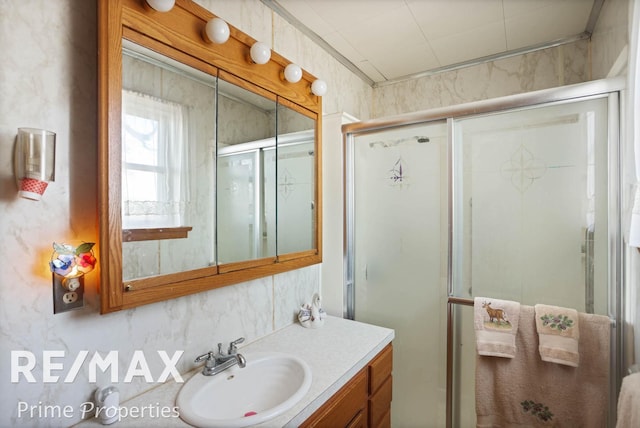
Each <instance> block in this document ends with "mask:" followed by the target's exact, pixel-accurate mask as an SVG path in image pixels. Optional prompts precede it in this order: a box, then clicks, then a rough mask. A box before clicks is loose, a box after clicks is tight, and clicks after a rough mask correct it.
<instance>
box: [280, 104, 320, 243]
mask: <svg viewBox="0 0 640 428" xmlns="http://www.w3.org/2000/svg"><path fill="white" fill-rule="evenodd" d="M277 140H278V144H277V159H278V160H277V172H275V174H274V176H277V183H278V186H277V203H276V206H277V225H278V226H277V229H278V232H277V233H278V254H286V253H295V252H301V251H308V250H311V249H313V248H316V242H315V241H316V233H315V230H316V225H315V218H316V213H315V202H314V201H315V194H316V183H315V164H316V159H315V121H314V120H313V119H312V118H310V117H309V116H307V115H305V114H302V113H301V109H295V108H294V106H293V105H292V106H291V107H289V106H288V103H285V102H284V101H281V102H280V103H279V105H278V138H277Z"/></svg>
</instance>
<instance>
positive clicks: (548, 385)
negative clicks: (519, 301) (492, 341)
mask: <svg viewBox="0 0 640 428" xmlns="http://www.w3.org/2000/svg"><path fill="white" fill-rule="evenodd" d="M579 319H580V328H581V330H582V335H581V336H580V352H581V362H580V366H579V367H576V368H573V367H567V366H564V365H559V364H550V363H547V362H544V361H542V360H541V359H540V354H539V353H538V334H537V332H536V325H535V320H534V309H533V307H532V306H526V305H521V306H520V323H519V327H518V336H517V337H516V346H517V347H518V353H517V355H516V357H515V358H512V359H506V358H488V357H483V356H478V355H476V414H477V426H478V427H515V426H518V427H524V426H526V427H536V426H544V427H567V428H574V427H580V428H591V427H593V428H602V427H605V426H608V425H607V413H608V411H607V410H608V406H609V354H610V351H609V349H610V343H609V334H610V329H611V326H610V321H609V318H608V317H605V316H601V315H589V314H583V313H580V314H579Z"/></svg>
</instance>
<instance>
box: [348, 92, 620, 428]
mask: <svg viewBox="0 0 640 428" xmlns="http://www.w3.org/2000/svg"><path fill="white" fill-rule="evenodd" d="M621 88H622V83H621V82H620V81H618V80H606V81H596V82H590V83H586V84H581V85H574V86H567V87H563V88H557V89H552V90H545V91H539V92H535V93H530V94H522V95H516V96H510V97H505V98H500V99H495V100H487V101H481V102H475V103H471V104H465V105H460V106H454V107H448V108H441V109H436V110H431V111H425V112H421V113H413V114H410V115H405V116H399V117H395V118H393V119H389V120H385V119H381V120H374V121H370V122H360V123H354V124H349V125H345V126H344V127H343V133H344V137H345V171H346V175H345V177H346V178H345V183H346V189H345V199H346V200H345V207H346V210H345V211H346V217H345V227H346V233H345V236H346V245H345V251H346V254H345V263H346V266H345V287H344V290H345V296H344V297H345V308H346V314H345V315H346V316H347V317H348V318H352V319H356V320H359V321H363V322H369V323H372V324H378V325H383V326H386V327H390V328H393V329H395V332H396V335H395V336H396V338H395V340H394V367H393V376H394V377H393V382H394V397H393V403H392V424H393V425H394V426H398V427H432V426H443V427H444V426H461V427H466V426H474V425H475V396H474V376H475V367H474V365H475V336H474V329H473V307H472V305H473V298H474V297H476V296H483V297H493V298H497V299H506V300H515V301H518V302H521V303H522V304H526V305H534V304H536V303H545V304H550V305H557V306H564V307H571V308H575V309H577V310H578V311H581V312H589V313H596V314H602V315H607V316H609V317H610V319H611V321H612V334H611V338H612V343H611V349H610V352H611V359H610V360H611V362H612V364H611V366H612V367H611V372H610V373H611V376H610V377H611V394H610V396H611V398H610V413H611V415H610V417H611V418H612V417H613V416H614V413H615V391H617V385H618V383H619V380H620V377H621V374H620V372H619V369H618V368H619V367H620V364H619V362H618V358H619V355H620V347H621V343H620V342H621V335H620V332H619V331H618V330H619V329H616V322H617V321H618V316H619V315H618V314H619V312H620V311H619V308H620V301H619V300H620V293H619V289H620V282H621V275H622V257H621V251H622V250H621V233H620V209H619V199H620V185H619V181H620V178H619V177H620V156H619V138H618V133H619V112H618V109H619V97H620V94H619V92H620V90H621Z"/></svg>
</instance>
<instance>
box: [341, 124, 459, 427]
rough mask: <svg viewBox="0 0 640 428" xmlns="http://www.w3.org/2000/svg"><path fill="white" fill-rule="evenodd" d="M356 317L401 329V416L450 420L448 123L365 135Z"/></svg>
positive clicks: (396, 395) (358, 199) (358, 154)
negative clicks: (447, 387) (447, 404)
mask: <svg viewBox="0 0 640 428" xmlns="http://www.w3.org/2000/svg"><path fill="white" fill-rule="evenodd" d="M353 157H354V177H353V180H354V188H355V189H357V191H356V192H355V195H354V196H355V212H354V218H353V223H354V226H353V227H354V237H355V240H354V253H355V261H354V266H353V270H354V283H355V284H356V285H355V295H354V300H355V302H354V303H355V306H354V307H355V311H354V312H355V313H354V315H355V319H356V320H358V321H363V322H368V323H372V324H378V325H383V326H385V327H389V328H393V329H395V339H394V364H393V391H394V392H393V402H392V411H391V415H392V425H393V426H398V427H402V426H406V427H410V426H436V425H437V426H442V425H444V421H445V372H444V370H442V367H445V365H446V364H445V362H446V299H447V293H446V278H447V230H448V228H447V167H446V165H447V126H446V123H444V122H437V123H430V124H422V125H420V126H412V127H403V128H399V129H394V130H389V131H382V132H379V133H373V134H367V135H359V136H356V137H355V138H354V142H353Z"/></svg>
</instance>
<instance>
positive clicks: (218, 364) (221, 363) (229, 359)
mask: <svg viewBox="0 0 640 428" xmlns="http://www.w3.org/2000/svg"><path fill="white" fill-rule="evenodd" d="M242 342H244V337H241V338H239V339H236V340H234V341H233V342H231V343H229V349H228V350H227V353H226V354H225V353H224V352H222V343H218V352H217V353H214V352H213V351H209V352H207V353H206V354H202V355H200V356H199V357H198V358H196V359H195V361H194V362H195V363H200V362H202V361H204V367H202V374H203V375H205V376H213V375H216V374H218V373H220V372H222V371H224V370H226V369H228V368H229V367H231V366H234V365H236V364H237V365H238V367H240V368H244V367H245V366H246V365H247V360H245V358H244V357H243V356H242V354H238V348H237V345H239V344H240V343H242Z"/></svg>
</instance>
